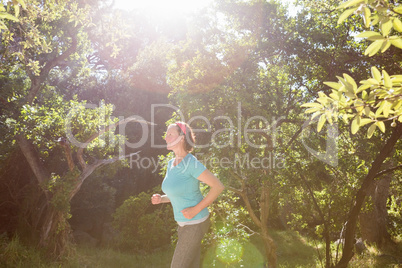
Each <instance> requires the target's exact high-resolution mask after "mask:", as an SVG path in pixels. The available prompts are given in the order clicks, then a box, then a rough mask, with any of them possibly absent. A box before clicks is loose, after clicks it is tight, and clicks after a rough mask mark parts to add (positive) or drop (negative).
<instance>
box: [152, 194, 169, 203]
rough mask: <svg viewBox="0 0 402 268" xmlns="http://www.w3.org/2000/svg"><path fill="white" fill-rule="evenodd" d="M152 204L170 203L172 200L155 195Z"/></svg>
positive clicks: (164, 196) (165, 196)
mask: <svg viewBox="0 0 402 268" xmlns="http://www.w3.org/2000/svg"><path fill="white" fill-rule="evenodd" d="M151 202H152V204H154V205H157V204H160V203H169V202H170V199H169V198H168V197H167V195H160V194H154V195H152V197H151Z"/></svg>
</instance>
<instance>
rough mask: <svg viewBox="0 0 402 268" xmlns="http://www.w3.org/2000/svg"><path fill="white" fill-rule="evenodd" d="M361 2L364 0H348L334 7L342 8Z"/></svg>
mask: <svg viewBox="0 0 402 268" xmlns="http://www.w3.org/2000/svg"><path fill="white" fill-rule="evenodd" d="M363 2H364V0H349V1H347V2H344V3H342V4H341V5H339V6H338V7H337V8H336V9H342V8H347V7H351V6H355V5H357V4H360V3H363Z"/></svg>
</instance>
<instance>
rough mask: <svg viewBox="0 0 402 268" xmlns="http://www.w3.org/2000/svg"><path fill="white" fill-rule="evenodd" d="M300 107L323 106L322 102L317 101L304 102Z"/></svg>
mask: <svg viewBox="0 0 402 268" xmlns="http://www.w3.org/2000/svg"><path fill="white" fill-rule="evenodd" d="M300 107H303V108H308V107H317V108H323V106H322V105H321V104H320V103H317V102H309V103H304V104H302V105H301V106H300Z"/></svg>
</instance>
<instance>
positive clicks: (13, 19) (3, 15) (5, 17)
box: [0, 12, 19, 21]
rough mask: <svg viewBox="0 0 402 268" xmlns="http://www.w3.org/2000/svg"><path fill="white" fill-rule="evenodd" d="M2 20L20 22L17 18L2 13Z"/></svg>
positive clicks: (0, 16) (0, 13)
mask: <svg viewBox="0 0 402 268" xmlns="http://www.w3.org/2000/svg"><path fill="white" fill-rule="evenodd" d="M0 19H7V20H12V21H19V20H18V19H17V18H16V17H14V16H13V15H11V14H10V13H7V12H0Z"/></svg>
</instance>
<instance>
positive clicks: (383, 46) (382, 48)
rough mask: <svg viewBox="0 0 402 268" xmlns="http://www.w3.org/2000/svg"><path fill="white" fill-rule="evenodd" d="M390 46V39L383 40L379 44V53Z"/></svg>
mask: <svg viewBox="0 0 402 268" xmlns="http://www.w3.org/2000/svg"><path fill="white" fill-rule="evenodd" d="M390 46H391V41H389V40H384V43H383V44H382V46H381V53H384V52H385V51H386V50H387V49H388V48H389V47H390Z"/></svg>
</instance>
